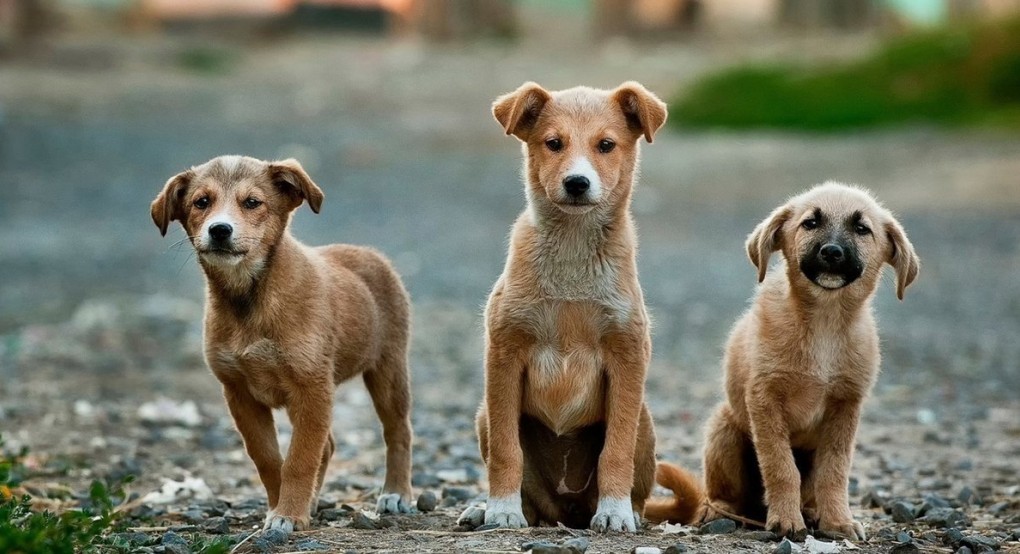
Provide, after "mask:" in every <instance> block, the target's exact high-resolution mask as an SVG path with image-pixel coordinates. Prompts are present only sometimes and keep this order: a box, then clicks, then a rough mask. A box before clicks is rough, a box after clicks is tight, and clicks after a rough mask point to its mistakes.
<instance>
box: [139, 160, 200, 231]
mask: <svg viewBox="0 0 1020 554" xmlns="http://www.w3.org/2000/svg"><path fill="white" fill-rule="evenodd" d="M194 177H195V172H194V171H192V170H190V169H189V170H187V171H184V172H182V173H178V174H177V175H174V176H173V177H171V178H170V180H169V181H167V182H166V184H165V185H163V190H162V191H160V193H159V194H158V195H156V199H155V200H153V201H152V205H151V206H149V213H150V214H151V215H152V222H153V223H155V224H156V227H159V234H160V235H163V236H164V237H165V236H166V230H167V229H168V228H170V222H171V221H176V220H180V219H181V218H182V217H184V206H183V205H182V204H183V201H184V193H186V192H187V191H188V185H189V184H191V179H192V178H194Z"/></svg>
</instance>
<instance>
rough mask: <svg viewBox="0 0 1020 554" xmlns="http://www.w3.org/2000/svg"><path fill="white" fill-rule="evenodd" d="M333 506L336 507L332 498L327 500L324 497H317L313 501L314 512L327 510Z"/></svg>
mask: <svg viewBox="0 0 1020 554" xmlns="http://www.w3.org/2000/svg"><path fill="white" fill-rule="evenodd" d="M335 507H336V502H334V501H332V500H328V499H326V498H322V497H319V499H318V500H317V501H316V502H315V510H316V512H321V511H322V510H328V509H330V508H335Z"/></svg>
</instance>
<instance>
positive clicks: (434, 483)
mask: <svg viewBox="0 0 1020 554" xmlns="http://www.w3.org/2000/svg"><path fill="white" fill-rule="evenodd" d="M440 483H442V481H440V480H439V477H437V476H436V475H435V474H434V473H423V472H419V473H415V474H414V475H412V476H411V484H412V485H414V486H415V487H422V488H428V487H438V486H439V484H440Z"/></svg>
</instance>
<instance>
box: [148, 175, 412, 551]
mask: <svg viewBox="0 0 1020 554" xmlns="http://www.w3.org/2000/svg"><path fill="white" fill-rule="evenodd" d="M203 198H206V199H208V202H209V205H208V206H206V207H204V208H200V207H199V206H197V205H196V202H199V200H200V199H203ZM249 199H254V200H256V201H259V202H261V204H259V205H258V206H255V207H250V206H246V205H245V202H246V201H249ZM304 200H307V201H308V203H309V205H310V206H311V208H312V209H313V210H315V211H316V212H317V211H318V210H319V207H320V205H321V204H322V200H323V194H322V191H321V190H319V188H318V187H317V186H316V185H315V183H313V182H312V180H311V179H310V178H309V177H308V175H307V174H306V173H305V172H304V170H303V169H302V168H301V166H300V164H298V163H297V162H296V161H294V160H286V161H283V162H263V161H260V160H256V159H253V158H247V157H239V156H224V157H220V158H216V159H213V160H211V161H209V162H207V163H205V164H203V165H201V166H198V167H193V168H191V169H189V170H188V171H185V172H183V173H181V174H179V175H176V176H174V177H173V178H171V179H170V180H169V181H168V182H167V184H166V186H165V187H164V189H163V191H162V192H161V193H160V195H159V196H157V197H156V199H155V201H153V203H152V217H153V221H154V222H155V223H156V225H157V226H158V227H159V228H160V231H161V232H163V233H164V234H165V232H166V229H167V228H168V226H169V225H170V223H171V221H175V220H176V221H180V223H181V225H182V226H183V227H184V230H185V232H186V233H187V234H188V238H189V239H190V240H191V242H192V244H193V245H194V246H195V248H196V250H197V251H198V256H199V257H198V259H199V263H200V264H201V265H202V268H203V270H204V272H205V276H206V284H207V296H206V312H205V356H206V361H207V363H208V364H209V367H210V369H211V370H212V372H213V374H214V375H215V376H216V378H217V379H219V380H220V382H221V383H222V384H223V393H224V397H225V399H226V402H227V406H228V408H229V409H230V413H231V415H232V416H233V419H234V423H235V424H236V426H237V429H238V431H239V432H240V433H241V436H242V437H243V439H244V445H245V449H246V450H247V452H248V455H249V456H250V457H251V459H252V461H253V462H254V463H255V467H256V469H257V470H258V473H259V477H260V478H261V479H262V483H263V484H264V485H265V487H266V493H267V494H268V496H269V508H270V512H269V515H268V516H267V518H266V526H267V527H270V526H274V527H279V528H282V529H284V530H287V531H289V530H291V529H293V528H298V529H300V528H303V527H306V526H307V525H308V524H309V516H310V511H311V510H312V509H314V506H315V505H316V496H317V495H318V491H319V489H320V487H321V486H322V482H323V478H324V475H325V471H326V467H327V465H328V462H329V459H330V457H331V456H332V454H333V451H334V441H333V437H332V435H331V432H330V425H331V422H332V401H333V392H334V390H335V389H336V386H337V385H338V384H339V383H341V382H343V381H345V380H347V379H350V378H351V377H354V376H355V375H358V374H362V375H363V377H364V381H365V384H366V386H367V388H368V391H369V394H370V395H371V397H372V400H373V402H374V404H375V407H376V411H377V413H378V415H379V418H380V419H381V420H382V425H383V432H384V436H385V440H386V447H387V453H386V461H387V468H386V482H385V485H384V487H383V492H384V496H386V495H390V500H391V502H390V503H389V504H387V506H384V508H388V509H393V508H394V506H395V505H396V504H397V503H396V502H393V498H392V495H399V498H400V499H401V500H402V501H403V502H402V504H401V506H402V507H403V508H406V507H407V506H408V502H409V501H410V495H411V484H410V469H411V438H412V435H411V424H410V409H411V396H410V387H409V376H408V371H407V342H408V334H409V302H408V297H407V293H406V291H405V290H404V287H403V285H402V284H401V282H400V278H399V277H398V276H397V274H396V272H395V271H394V270H393V268H392V267H391V266H390V264H389V262H388V261H387V260H386V259H385V258H384V257H383V256H382V255H381V254H380V253H378V252H376V251H374V250H371V249H369V248H363V247H358V246H349V245H343V244H334V245H330V246H322V247H317V248H313V247H309V246H305V245H303V244H301V243H300V242H298V241H297V240H295V239H294V238H293V237H292V236H291V234H290V232H289V230H288V225H289V222H290V218H291V213H292V212H293V210H294V209H295V208H297V207H298V206H300V204H301V203H302V201H304ZM215 218H218V219H217V220H224V221H230V222H232V223H233V227H234V237H233V248H234V249H235V250H236V251H237V252H240V253H239V254H236V255H235V254H225V253H222V252H217V251H215V250H214V249H213V248H212V247H211V246H210V244H208V240H207V239H208V237H207V236H206V231H205V227H206V223H207V221H211V220H213V219H215ZM273 408H283V409H285V410H286V411H287V414H288V415H289V417H290V420H291V422H292V424H293V426H294V434H293V438H292V439H291V445H290V449H289V451H288V452H287V455H286V458H284V457H283V455H282V454H281V453H280V449H279V446H278V443H277V437H276V428H275V425H274V422H273V414H272V409H273Z"/></svg>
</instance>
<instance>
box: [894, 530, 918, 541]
mask: <svg viewBox="0 0 1020 554" xmlns="http://www.w3.org/2000/svg"><path fill="white" fill-rule="evenodd" d="M896 540H897V541H899V542H913V541H914V538H913V537H911V536H910V533H907V532H906V531H900V532H899V533H896Z"/></svg>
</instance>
